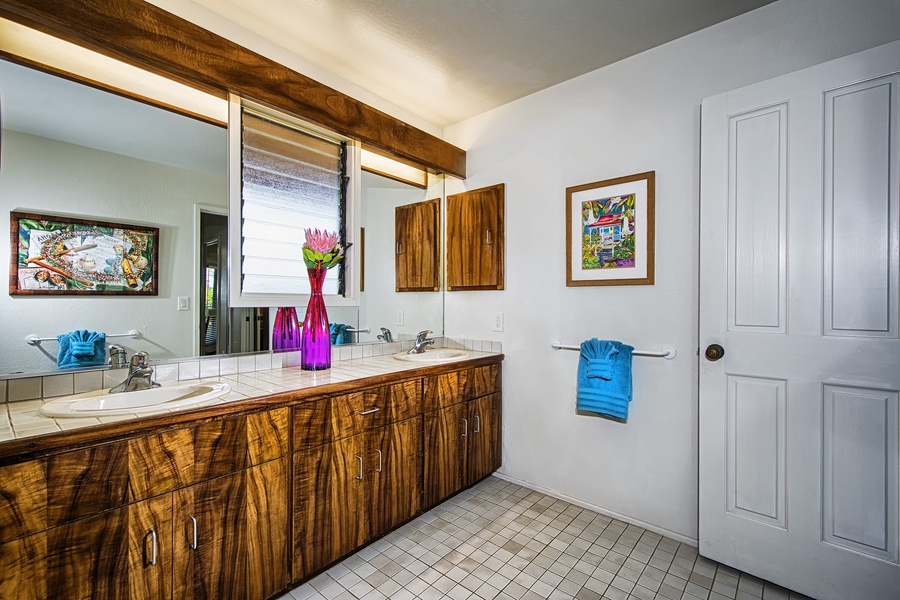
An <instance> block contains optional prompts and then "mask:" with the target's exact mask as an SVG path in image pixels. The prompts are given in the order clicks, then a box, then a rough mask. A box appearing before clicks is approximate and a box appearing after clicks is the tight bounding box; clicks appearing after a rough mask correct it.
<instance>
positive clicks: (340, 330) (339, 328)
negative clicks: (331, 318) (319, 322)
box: [328, 323, 351, 346]
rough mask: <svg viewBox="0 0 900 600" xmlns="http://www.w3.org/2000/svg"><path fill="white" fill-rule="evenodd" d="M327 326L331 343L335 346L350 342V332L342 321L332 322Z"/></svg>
mask: <svg viewBox="0 0 900 600" xmlns="http://www.w3.org/2000/svg"><path fill="white" fill-rule="evenodd" d="M328 328H329V329H330V330H331V331H330V333H331V343H332V344H334V345H335V346H340V345H341V344H349V343H351V342H350V332H349V331H347V326H346V325H344V324H343V323H332V324H331V325H329V326H328Z"/></svg>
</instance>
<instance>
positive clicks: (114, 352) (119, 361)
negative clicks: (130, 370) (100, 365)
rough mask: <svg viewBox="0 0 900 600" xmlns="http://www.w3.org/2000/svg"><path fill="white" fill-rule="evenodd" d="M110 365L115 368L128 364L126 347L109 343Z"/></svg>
mask: <svg viewBox="0 0 900 600" xmlns="http://www.w3.org/2000/svg"><path fill="white" fill-rule="evenodd" d="M107 364H108V365H109V366H111V367H112V368H114V369H118V368H121V367H125V366H127V365H128V358H127V357H126V355H125V348H123V347H122V346H118V345H116V344H110V345H109V362H107Z"/></svg>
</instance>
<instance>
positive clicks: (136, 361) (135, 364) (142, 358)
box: [131, 352, 150, 369]
mask: <svg viewBox="0 0 900 600" xmlns="http://www.w3.org/2000/svg"><path fill="white" fill-rule="evenodd" d="M149 362H150V355H149V354H147V353H146V352H135V353H134V356H132V357H131V368H132V369H137V368H143V367H146V366H147V363H149Z"/></svg>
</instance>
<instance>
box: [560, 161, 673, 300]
mask: <svg viewBox="0 0 900 600" xmlns="http://www.w3.org/2000/svg"><path fill="white" fill-rule="evenodd" d="M655 180H656V171H647V172H644V173H637V174H634V175H626V176H625V177H617V178H615V179H606V180H604V181H596V182H594V183H586V184H583V185H577V186H573V187H568V188H566V286H567V287H579V286H587V285H653V282H654V276H655V272H654V269H655V260H654V252H655V244H654V225H655V222H654V194H655Z"/></svg>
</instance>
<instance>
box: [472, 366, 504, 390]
mask: <svg viewBox="0 0 900 600" xmlns="http://www.w3.org/2000/svg"><path fill="white" fill-rule="evenodd" d="M468 375H469V380H468V381H467V382H466V393H467V394H469V397H470V398H478V397H480V396H487V395H488V394H494V393H497V392H499V391H500V388H501V378H500V365H499V364H495V365H489V366H487V367H477V368H475V369H469V373H468Z"/></svg>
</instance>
